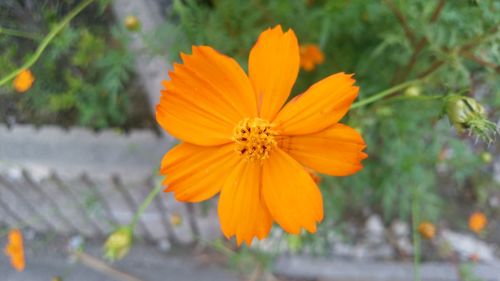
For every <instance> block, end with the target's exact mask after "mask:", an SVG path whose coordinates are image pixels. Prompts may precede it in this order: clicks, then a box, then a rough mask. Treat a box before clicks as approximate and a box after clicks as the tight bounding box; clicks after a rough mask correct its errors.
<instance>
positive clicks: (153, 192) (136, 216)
mask: <svg viewBox="0 0 500 281" xmlns="http://www.w3.org/2000/svg"><path fill="white" fill-rule="evenodd" d="M162 189H163V185H162V184H161V181H160V180H158V181H157V183H156V185H155V188H154V189H153V190H151V192H150V193H149V194H148V197H146V199H144V201H142V203H141V206H139V209H137V212H136V213H135V214H134V217H133V218H132V222H131V223H130V227H131V228H132V231H133V230H134V229H135V227H136V226H137V223H138V222H139V218H140V217H141V216H142V213H144V211H145V210H146V209H147V208H148V206H149V205H150V204H151V202H153V199H154V198H155V196H156V195H157V194H158V193H159V192H160V191H161V190H162Z"/></svg>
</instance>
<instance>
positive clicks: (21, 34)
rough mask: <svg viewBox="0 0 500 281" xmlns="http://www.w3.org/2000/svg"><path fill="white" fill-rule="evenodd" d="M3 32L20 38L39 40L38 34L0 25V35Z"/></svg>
mask: <svg viewBox="0 0 500 281" xmlns="http://www.w3.org/2000/svg"><path fill="white" fill-rule="evenodd" d="M1 34H5V35H8V36H15V37H20V38H26V39H32V40H39V39H40V36H39V35H38V34H33V33H29V32H26V31H21V30H15V29H10V28H5V27H1V26H0V35H1Z"/></svg>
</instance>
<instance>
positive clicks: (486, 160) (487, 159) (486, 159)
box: [481, 151, 493, 164]
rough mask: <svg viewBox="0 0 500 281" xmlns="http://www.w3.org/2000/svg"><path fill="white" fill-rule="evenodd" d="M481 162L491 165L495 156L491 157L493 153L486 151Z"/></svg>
mask: <svg viewBox="0 0 500 281" xmlns="http://www.w3.org/2000/svg"><path fill="white" fill-rule="evenodd" d="M481 160H483V162H484V163H486V164H490V163H491V161H493V156H491V153H489V152H486V151H485V152H483V153H481Z"/></svg>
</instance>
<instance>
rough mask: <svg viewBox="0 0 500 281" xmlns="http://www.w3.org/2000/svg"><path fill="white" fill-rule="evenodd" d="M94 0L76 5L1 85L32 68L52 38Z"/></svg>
mask: <svg viewBox="0 0 500 281" xmlns="http://www.w3.org/2000/svg"><path fill="white" fill-rule="evenodd" d="M93 1H94V0H85V1H83V2H81V3H80V4H79V5H78V6H76V7H75V8H74V9H73V10H72V11H71V12H70V13H69V14H68V15H66V16H65V17H64V18H63V20H62V21H61V22H60V23H58V24H57V25H56V26H55V27H54V28H53V29H52V30H51V31H50V32H49V33H48V34H47V35H46V36H45V37H44V38H43V40H42V42H41V43H40V45H38V48H37V49H36V51H35V53H33V55H31V57H30V58H29V59H28V60H27V61H26V62H25V63H24V64H23V65H22V66H21V67H19V68H18V69H16V70H14V71H13V72H11V73H10V74H8V75H7V76H5V77H4V78H2V79H1V80H0V87H1V86H3V85H4V84H5V83H7V82H9V81H10V80H12V79H13V78H14V77H16V76H17V75H18V74H19V73H21V72H22V71H23V70H24V69H28V68H30V67H31V66H32V65H33V64H35V62H36V61H37V60H38V59H39V58H40V56H41V55H42V53H43V52H44V51H45V49H46V48H47V46H48V45H49V44H50V42H52V40H53V39H54V38H55V37H56V35H57V34H59V32H61V30H63V29H64V27H66V25H67V24H68V23H69V22H70V21H71V20H72V19H73V18H74V17H76V16H77V15H78V14H79V13H80V12H81V11H83V9H85V8H86V7H87V6H88V5H90V4H91V3H92V2H93Z"/></svg>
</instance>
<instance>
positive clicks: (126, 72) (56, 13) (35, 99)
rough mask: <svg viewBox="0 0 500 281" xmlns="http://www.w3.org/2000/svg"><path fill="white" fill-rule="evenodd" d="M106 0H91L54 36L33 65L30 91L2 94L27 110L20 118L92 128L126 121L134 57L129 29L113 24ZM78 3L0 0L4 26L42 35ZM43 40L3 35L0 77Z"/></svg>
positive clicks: (11, 69)
mask: <svg viewBox="0 0 500 281" xmlns="http://www.w3.org/2000/svg"><path fill="white" fill-rule="evenodd" d="M106 2H109V1H99V5H91V6H90V7H89V8H88V9H87V10H85V11H84V12H83V14H82V15H80V17H78V18H77V19H75V20H74V21H73V22H72V23H71V24H70V26H68V27H66V28H65V29H64V30H63V31H62V32H61V34H59V35H58V36H56V37H55V38H54V39H53V41H52V42H51V45H50V46H49V47H48V49H47V51H46V52H45V53H44V54H43V55H42V56H41V57H40V60H39V61H38V62H37V63H36V64H35V65H34V66H33V68H32V69H31V71H32V72H33V73H34V75H35V83H34V84H33V87H32V88H31V89H30V90H29V91H28V92H26V93H24V94H17V93H15V92H14V90H13V89H10V90H9V91H10V94H9V96H10V97H9V96H4V97H2V98H3V99H8V98H10V99H11V100H15V101H16V103H15V107H16V110H17V111H18V112H21V113H22V115H24V116H22V117H21V119H22V118H23V117H26V118H29V119H31V120H29V121H31V122H35V123H37V121H39V120H43V121H41V122H43V123H46V122H49V123H51V122H56V123H60V124H63V125H65V126H69V125H72V124H75V123H76V124H80V125H83V126H88V127H92V128H107V127H114V126H122V125H124V124H125V122H126V121H127V118H128V116H127V115H128V113H129V107H130V101H129V100H130V99H129V95H128V93H127V85H129V84H130V79H131V75H132V62H133V60H132V56H131V55H130V54H129V53H128V51H127V50H126V48H125V46H126V44H127V36H126V32H125V31H124V30H122V29H121V28H118V27H116V26H114V27H113V25H114V23H113V21H112V19H110V12H109V11H108V12H106V11H105V7H106ZM16 3H17V4H16ZM76 4H78V1H40V2H38V1H26V3H23V4H20V3H18V2H16V1H7V2H5V3H2V4H0V6H5V7H4V8H5V9H4V8H2V9H1V12H0V18H1V20H0V26H2V27H8V28H10V29H16V30H22V31H30V32H32V31H33V34H36V35H37V36H38V37H40V38H41V37H43V36H44V35H45V34H46V33H48V31H49V30H50V29H51V28H52V26H54V25H55V24H56V23H57V22H58V21H59V20H60V19H61V18H62V16H64V15H65V14H66V13H67V12H68V11H69V10H70V9H71V8H72V7H73V6H75V5H76ZM38 43H39V42H38V40H32V39H26V38H19V37H13V36H2V35H0V58H1V59H0V77H3V76H5V75H6V74H8V73H10V72H11V71H13V70H14V69H16V68H17V67H18V66H19V65H21V64H22V62H24V61H25V60H26V59H27V58H28V56H29V55H31V53H32V52H33V50H34V49H35V48H36V46H37V45H38ZM20 121H21V122H22V121H28V120H20Z"/></svg>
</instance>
